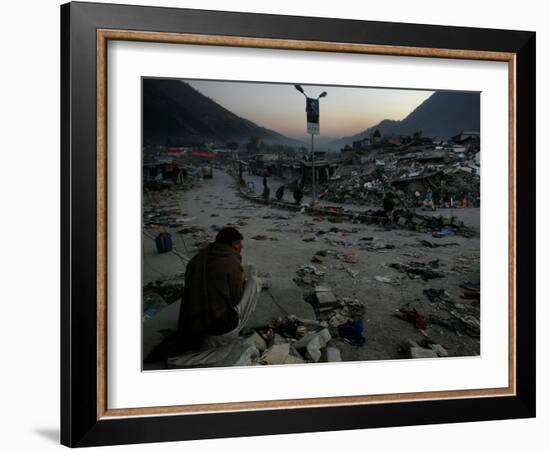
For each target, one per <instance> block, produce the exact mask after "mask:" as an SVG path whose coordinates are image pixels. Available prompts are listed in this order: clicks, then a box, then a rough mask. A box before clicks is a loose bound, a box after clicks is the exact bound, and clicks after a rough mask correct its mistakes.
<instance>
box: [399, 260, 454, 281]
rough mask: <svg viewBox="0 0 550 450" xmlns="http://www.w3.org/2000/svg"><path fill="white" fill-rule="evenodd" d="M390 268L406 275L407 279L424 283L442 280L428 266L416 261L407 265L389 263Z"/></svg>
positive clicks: (438, 274)
mask: <svg viewBox="0 0 550 450" xmlns="http://www.w3.org/2000/svg"><path fill="white" fill-rule="evenodd" d="M389 266H390V267H391V268H393V269H396V270H399V271H400V272H404V273H406V274H407V275H408V276H409V278H422V279H423V280H424V281H428V280H431V279H433V278H443V276H444V275H443V274H442V273H440V272H437V271H435V270H434V269H433V268H432V267H431V266H430V264H429V263H428V264H426V263H421V262H417V261H411V262H409V263H408V264H403V263H391V264H390V265H389Z"/></svg>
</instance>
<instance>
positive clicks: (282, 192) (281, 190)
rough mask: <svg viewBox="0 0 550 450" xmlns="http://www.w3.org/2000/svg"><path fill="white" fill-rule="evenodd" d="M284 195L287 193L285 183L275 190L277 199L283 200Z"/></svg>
mask: <svg viewBox="0 0 550 450" xmlns="http://www.w3.org/2000/svg"><path fill="white" fill-rule="evenodd" d="M283 195H285V185H284V184H282V185H281V186H280V187H279V189H277V191H276V192H275V197H276V198H277V201H279V202H280V201H281V200H282V199H283Z"/></svg>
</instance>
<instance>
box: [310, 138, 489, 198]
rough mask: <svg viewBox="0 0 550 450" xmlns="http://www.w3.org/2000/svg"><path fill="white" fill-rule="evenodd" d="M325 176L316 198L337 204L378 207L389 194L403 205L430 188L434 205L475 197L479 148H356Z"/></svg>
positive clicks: (477, 186)
mask: <svg viewBox="0 0 550 450" xmlns="http://www.w3.org/2000/svg"><path fill="white" fill-rule="evenodd" d="M354 156H355V157H351V158H348V161H347V164H346V162H344V163H343V164H342V165H341V166H340V167H339V168H338V170H337V171H336V172H335V173H334V175H333V176H332V177H331V178H330V179H329V181H328V183H327V185H326V188H325V190H324V192H322V193H321V194H320V195H319V197H320V198H323V199H325V200H329V201H333V202H338V203H351V204H358V205H367V206H369V205H370V206H374V205H376V206H379V205H381V204H382V201H383V199H384V196H385V195H386V193H388V192H392V193H394V194H395V195H396V197H395V203H396V204H397V205H399V206H400V207H403V208H414V207H417V206H419V201H420V200H423V198H420V195H423V194H424V193H425V192H426V189H427V188H430V189H431V190H432V191H433V197H434V201H435V203H436V206H439V207H443V206H445V204H448V203H450V198H451V197H452V198H453V199H454V202H455V203H458V202H462V201H463V200H464V199H466V200H467V202H468V205H477V203H478V201H479V193H480V187H479V186H480V185H479V179H480V177H479V173H480V168H479V146H478V145H467V146H459V145H452V144H451V143H445V144H443V145H438V146H436V145H435V144H433V145H415V144H413V145H404V146H401V147H393V146H389V147H382V148H378V149H369V150H363V151H360V152H357V153H356V154H355V155H354Z"/></svg>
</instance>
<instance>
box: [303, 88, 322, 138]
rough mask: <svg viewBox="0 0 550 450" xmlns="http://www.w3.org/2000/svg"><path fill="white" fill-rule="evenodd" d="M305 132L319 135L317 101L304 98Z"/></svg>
mask: <svg viewBox="0 0 550 450" xmlns="http://www.w3.org/2000/svg"><path fill="white" fill-rule="evenodd" d="M306 114H307V132H308V134H319V99H316V98H309V97H306Z"/></svg>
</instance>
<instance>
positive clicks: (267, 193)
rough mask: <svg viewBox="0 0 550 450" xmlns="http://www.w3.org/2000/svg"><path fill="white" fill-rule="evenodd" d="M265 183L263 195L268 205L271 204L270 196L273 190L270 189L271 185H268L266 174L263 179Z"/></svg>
mask: <svg viewBox="0 0 550 450" xmlns="http://www.w3.org/2000/svg"><path fill="white" fill-rule="evenodd" d="M263 184H264V190H263V192H262V197H263V199H264V203H265V204H266V205H268V204H269V196H270V195H271V191H270V190H269V187H268V186H267V178H266V176H265V175H264V179H263Z"/></svg>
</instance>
